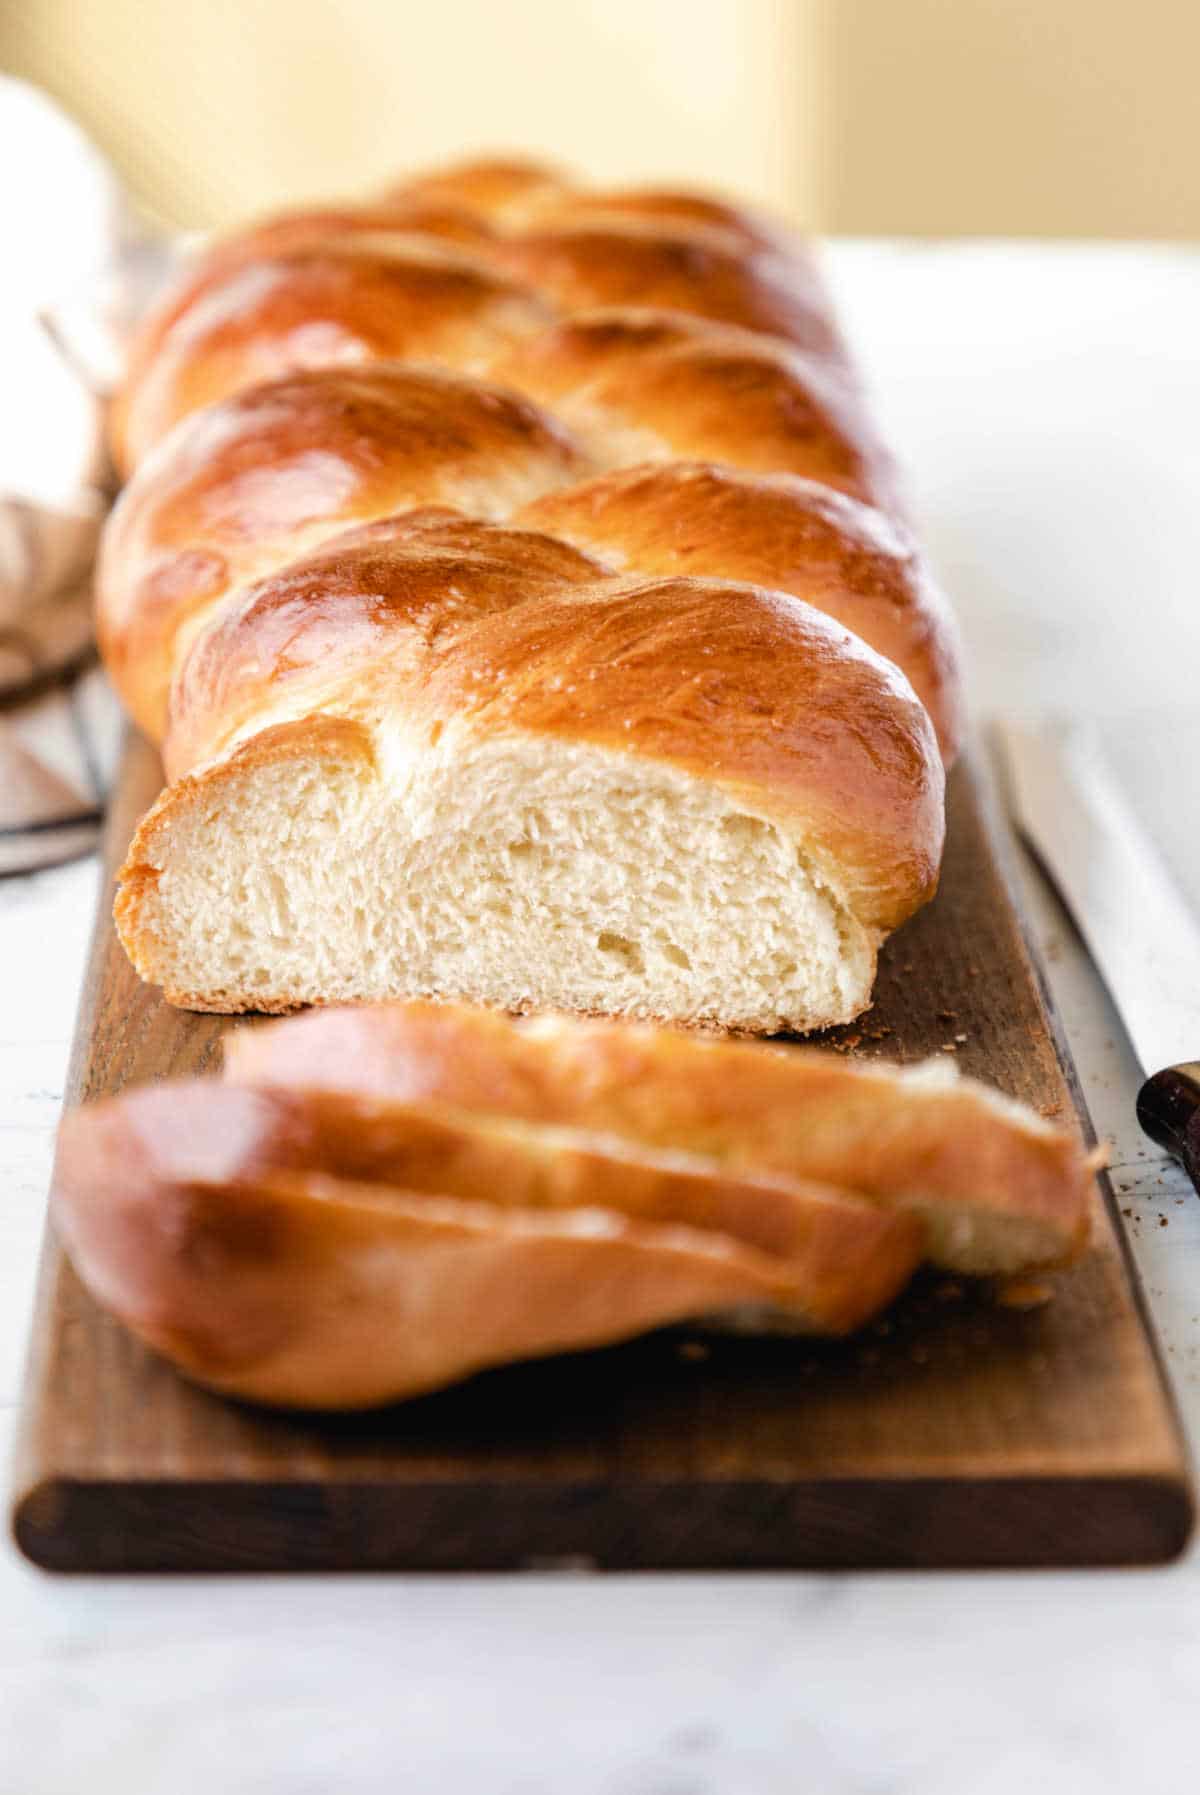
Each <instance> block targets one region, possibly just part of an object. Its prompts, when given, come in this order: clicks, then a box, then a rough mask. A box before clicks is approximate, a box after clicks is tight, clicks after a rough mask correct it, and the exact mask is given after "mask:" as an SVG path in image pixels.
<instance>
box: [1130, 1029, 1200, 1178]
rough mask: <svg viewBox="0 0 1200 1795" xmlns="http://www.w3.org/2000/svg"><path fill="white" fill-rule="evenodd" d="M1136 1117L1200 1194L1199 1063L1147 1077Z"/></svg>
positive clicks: (1195, 1062)
mask: <svg viewBox="0 0 1200 1795" xmlns="http://www.w3.org/2000/svg"><path fill="white" fill-rule="evenodd" d="M1137 1117H1138V1121H1139V1122H1140V1123H1141V1125H1142V1127H1143V1128H1144V1129H1145V1131H1146V1133H1147V1134H1148V1135H1149V1136H1150V1139H1151V1140H1152V1141H1157V1142H1158V1144H1159V1146H1160V1147H1165V1148H1166V1149H1167V1152H1168V1153H1171V1154H1173V1155H1174V1156H1175V1158H1176V1159H1178V1160H1180V1161H1181V1162H1182V1164H1183V1166H1184V1168H1185V1169H1186V1171H1187V1174H1188V1177H1189V1178H1190V1179H1191V1181H1192V1183H1193V1184H1194V1185H1195V1186H1196V1189H1197V1191H1198V1192H1200V1061H1195V1060H1193V1061H1190V1062H1189V1063H1188V1064H1187V1065H1183V1066H1168V1067H1167V1069H1166V1071H1165V1072H1156V1073H1155V1074H1154V1077H1153V1078H1148V1079H1147V1080H1146V1082H1145V1084H1144V1085H1143V1086H1142V1088H1141V1090H1140V1091H1139V1092H1138V1100H1137Z"/></svg>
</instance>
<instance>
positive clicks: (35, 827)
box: [0, 76, 175, 875]
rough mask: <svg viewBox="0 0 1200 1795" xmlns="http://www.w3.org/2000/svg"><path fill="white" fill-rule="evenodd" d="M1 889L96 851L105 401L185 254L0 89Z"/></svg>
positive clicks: (111, 702) (107, 490)
mask: <svg viewBox="0 0 1200 1795" xmlns="http://www.w3.org/2000/svg"><path fill="white" fill-rule="evenodd" d="M0 165H2V166H4V167H5V168H7V169H9V170H17V169H22V168H26V169H29V168H35V169H36V170H37V176H38V178H37V180H36V181H29V182H22V181H20V180H18V179H15V178H14V179H10V180H6V181H5V182H4V183H3V188H2V190H0V241H2V242H4V244H5V246H6V247H5V269H4V280H3V283H2V284H0V391H3V393H4V395H5V403H4V408H3V413H2V414H0V875H3V874H7V873H17V872H29V871H33V870H34V869H36V868H38V867H44V866H50V865H53V864H55V863H56V862H58V861H62V860H67V859H73V858H75V857H76V856H78V855H80V854H86V853H88V852H90V851H91V849H92V848H93V847H94V846H95V843H96V839H97V835H98V832H99V827H100V821H101V817H102V812H103V806H104V800H105V796H106V794H107V791H108V787H109V784H110V782H111V778H112V773H113V769H114V766H115V762H116V756H117V751H118V747H119V740H120V728H121V726H120V717H119V711H118V708H117V704H116V700H115V699H114V697H113V695H112V693H111V691H110V689H109V687H108V685H107V683H106V681H105V679H104V676H103V674H102V673H101V672H100V671H99V669H98V668H97V667H96V664H95V651H94V647H93V638H92V622H91V610H92V593H91V573H92V565H93V561H94V557H95V552H96V544H97V541H98V538H99V533H100V528H101V525H102V523H103V521H104V516H105V513H106V512H107V510H108V507H109V504H110V503H111V499H112V495H113V491H114V486H115V482H114V479H113V475H112V470H111V467H110V464H109V461H108V455H107V451H106V448H105V439H104V411H105V398H106V395H107V393H108V392H109V391H110V390H111V387H112V384H113V382H114V380H115V378H116V377H117V374H118V371H119V369H120V365H121V360H122V344H123V341H124V338H125V335H126V334H127V332H128V329H129V327H130V325H131V323H132V321H133V319H134V318H135V317H136V315H137V313H138V311H139V310H140V309H141V308H142V306H143V305H144V304H145V302H146V300H147V298H148V297H149V295H150V293H151V292H152V291H153V289H154V287H155V286H156V285H157V284H158V283H159V282H160V281H161V280H162V278H163V276H164V274H165V273H166V272H167V269H168V268H169V266H170V263H171V261H172V260H173V257H174V254H175V250H174V246H173V245H172V244H171V243H170V241H169V240H167V239H165V238H162V237H157V236H154V235H151V234H149V233H148V232H147V231H145V230H144V229H143V228H142V227H140V226H139V225H137V224H136V222H135V221H134V219H133V217H132V214H131V212H130V210H129V208H128V206H127V204H126V202H125V200H124V198H123V196H122V194H121V191H120V188H119V186H118V184H117V182H116V179H115V177H114V176H113V174H112V172H111V170H110V169H109V167H108V165H107V163H106V162H105V161H104V159H103V157H102V156H101V155H100V154H99V152H98V151H97V150H96V149H95V148H94V146H93V145H92V144H91V143H90V142H89V141H88V140H87V138H86V137H85V136H84V135H83V133H82V132H81V131H80V130H79V129H78V128H77V127H76V126H75V125H74V124H73V123H72V122H71V120H70V119H68V118H67V117H66V116H65V115H64V114H63V113H62V112H60V111H59V110H58V108H57V107H55V106H54V105H53V104H52V103H51V102H50V101H49V100H48V99H47V98H46V97H45V96H44V95H43V94H41V93H39V92H38V91H37V90H36V89H34V88H32V87H29V86H27V85H26V84H25V83H24V82H20V81H14V80H11V79H9V78H7V77H3V76H0Z"/></svg>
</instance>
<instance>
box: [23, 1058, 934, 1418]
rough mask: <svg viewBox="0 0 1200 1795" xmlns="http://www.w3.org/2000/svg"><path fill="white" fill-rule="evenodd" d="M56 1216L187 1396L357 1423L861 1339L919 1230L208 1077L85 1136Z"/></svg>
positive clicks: (72, 1148) (91, 1281)
mask: <svg viewBox="0 0 1200 1795" xmlns="http://www.w3.org/2000/svg"><path fill="white" fill-rule="evenodd" d="M54 1213H55V1218H56V1222H57V1225H58V1227H59V1229H60V1231H61V1233H62V1235H63V1238H64V1240H65V1242H66V1244H67V1247H68V1250H69V1251H70V1253H71V1256H72V1259H73V1261H74V1263H75V1266H76V1268H77V1270H78V1271H79V1273H80V1275H81V1276H82V1277H83V1279H84V1281H85V1282H86V1283H87V1284H88V1286H89V1287H90V1288H91V1290H92V1291H93V1293H94V1294H95V1295H96V1297H97V1298H98V1300H99V1301H101V1302H102V1303H104V1304H105V1305H106V1306H107V1307H109V1308H110V1309H112V1310H113V1311H114V1312H115V1313H116V1314H117V1315H118V1316H119V1317H120V1318H121V1319H122V1320H123V1321H124V1322H125V1323H126V1325H128V1326H129V1327H130V1328H131V1329H133V1331H135V1332H136V1333H138V1334H139V1335H140V1336H141V1337H142V1338H143V1339H144V1340H146V1341H147V1342H148V1343H149V1344H150V1345H152V1346H154V1347H156V1348H157V1349H159V1350H160V1351H162V1352H163V1353H165V1354H166V1355H167V1356H168V1357H170V1358H171V1359H172V1360H174V1361H175V1362H176V1363H177V1364H178V1365H179V1366H180V1367H181V1368H182V1369H183V1370H185V1371H186V1372H187V1373H188V1374H189V1375H191V1376H193V1377H195V1378H197V1379H199V1380H200V1381H201V1382H204V1383H208V1384H211V1385H213V1386H214V1387H216V1388H218V1389H222V1390H225V1391H227V1392H230V1393H234V1394H238V1395H241V1396H245V1397H250V1398H253V1399H256V1400H259V1401H265V1402H271V1403H280V1404H285V1405H297V1406H302V1407H338V1408H355V1407H362V1406H366V1405H369V1404H373V1403H378V1402H385V1401H392V1400H397V1399H399V1398H401V1397H406V1396H412V1395H416V1394H419V1393H420V1392H421V1391H424V1390H428V1389H433V1388H436V1387H438V1386H439V1385H442V1384H445V1383H448V1382H451V1381H453V1380H454V1379H456V1378H459V1377H463V1376H465V1375H467V1374H468V1373H470V1372H472V1371H475V1370H477V1369H479V1368H480V1367H482V1366H485V1365H490V1364H496V1363H501V1362H505V1361H507V1360H511V1359H515V1358H525V1357H529V1356H531V1355H535V1354H539V1353H546V1352H553V1351H561V1350H564V1349H567V1348H572V1347H583V1346H595V1345H601V1344H604V1343H606V1342H609V1341H613V1340H620V1339H624V1338H627V1337H629V1336H631V1335H633V1334H636V1333H639V1332H641V1331H643V1330H644V1329H646V1328H651V1327H656V1326H660V1325H663V1324H665V1323H668V1322H672V1321H679V1320H683V1319H685V1318H688V1317H695V1316H709V1315H714V1314H716V1315H727V1314H730V1313H733V1314H739V1313H741V1312H742V1311H744V1310H745V1309H746V1308H747V1307H748V1306H749V1307H750V1308H751V1309H752V1310H754V1311H755V1312H758V1311H762V1310H766V1311H768V1312H770V1313H771V1314H773V1315H775V1316H777V1317H779V1318H782V1320H783V1321H784V1322H786V1324H787V1325H789V1326H790V1327H794V1328H800V1329H816V1330H818V1331H821V1332H827V1333H828V1332H844V1331H846V1330H847V1329H849V1328H851V1327H853V1326H855V1325H857V1324H859V1323H861V1322H862V1321H863V1320H865V1319H866V1318H867V1317H868V1316H870V1315H871V1314H874V1313H875V1312H876V1311H877V1310H878V1309H879V1308H881V1307H882V1306H883V1305H884V1304H886V1303H887V1302H888V1301H890V1299H891V1298H892V1297H893V1296H894V1295H895V1294H896V1292H897V1290H898V1289H899V1288H900V1287H901V1286H902V1285H903V1283H904V1282H905V1281H906V1280H907V1279H908V1277H909V1276H910V1275H911V1273H912V1270H913V1269H914V1267H915V1265H916V1263H917V1260H918V1257H919V1252H920V1232H921V1231H920V1228H919V1226H918V1224H917V1223H916V1221H915V1220H914V1219H912V1218H911V1217H906V1216H891V1215H887V1214H885V1213H883V1212H882V1211H880V1210H878V1209H875V1208H873V1207H872V1206H871V1205H869V1204H866V1203H863V1202H861V1201H859V1200H856V1199H854V1198H852V1197H847V1196H844V1195H842V1194H840V1193H838V1192H835V1191H828V1190H823V1189H820V1188H817V1187H813V1186H808V1185H801V1184H797V1183H789V1182H787V1181H785V1180H782V1179H767V1178H756V1177H752V1176H749V1175H744V1174H737V1173H730V1172H728V1171H726V1170H724V1169H722V1168H721V1167H719V1166H718V1165H717V1164H715V1163H714V1162H713V1161H711V1160H706V1159H704V1158H703V1157H701V1156H697V1155H687V1154H672V1153H662V1152H654V1151H648V1150H644V1149H638V1148H635V1147H633V1146H632V1145H630V1144H629V1143H627V1142H622V1141H620V1140H614V1139H612V1138H609V1137H604V1136H599V1135H590V1134H587V1133H585V1132H582V1131H579V1130H573V1129H568V1128H547V1127H541V1126H538V1125H533V1124H528V1123H520V1122H510V1121H505V1120H497V1119H491V1118H482V1119H473V1118H470V1117H467V1116H462V1115H454V1114H452V1113H450V1112H445V1113H441V1114H439V1113H436V1112H434V1111H430V1110H421V1109H419V1108H413V1107H411V1106H405V1105H402V1104H396V1103H390V1102H378V1101H373V1100H367V1099H362V1098H358V1097H353V1096H346V1095H337V1094H329V1093H309V1092H288V1091H279V1092H265V1091H264V1092H260V1091H253V1090H246V1089H238V1088H236V1087H234V1086H231V1085H222V1084H220V1083H217V1082H216V1081H214V1080H208V1079H205V1080H195V1081H190V1082H184V1083H178V1084H164V1085H159V1086H155V1087H147V1088H144V1089H142V1090H137V1091H133V1092H131V1093H128V1094H125V1095H123V1096H121V1097H118V1098H115V1099H113V1100H110V1101H108V1102H104V1103H98V1104H93V1105H90V1106H88V1107H86V1108H84V1109H83V1110H80V1111H77V1112H75V1113H74V1114H73V1115H71V1116H68V1117H67V1119H66V1120H65V1122H64V1124H63V1128H62V1131H61V1136H60V1145H59V1158H58V1164H57V1168H56V1174H55V1185H54Z"/></svg>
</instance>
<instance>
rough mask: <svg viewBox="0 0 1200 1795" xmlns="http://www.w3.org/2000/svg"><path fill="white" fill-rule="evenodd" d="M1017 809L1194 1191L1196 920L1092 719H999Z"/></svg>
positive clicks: (1199, 1169)
mask: <svg viewBox="0 0 1200 1795" xmlns="http://www.w3.org/2000/svg"><path fill="white" fill-rule="evenodd" d="M1000 738H1001V744H1002V747H1003V750H1004V755H1005V758H1006V760H1007V763H1008V770H1009V774H1010V780H1011V789H1012V802H1013V814H1014V817H1015V820H1016V823H1017V827H1018V828H1019V830H1020V832H1021V834H1022V835H1023V836H1024V837H1025V839H1026V841H1027V842H1028V843H1029V846H1030V847H1031V848H1032V849H1033V851H1034V853H1035V854H1036V856H1037V858H1038V860H1039V861H1040V862H1041V864H1042V866H1043V867H1044V869H1045V871H1046V872H1047V873H1048V875H1049V877H1050V879H1051V881H1052V882H1053V884H1054V885H1055V886H1056V887H1057V889H1058V891H1059V894H1060V896H1061V897H1062V899H1063V902H1064V903H1065V905H1066V907H1067V909H1068V910H1069V911H1070V912H1071V914H1072V916H1073V917H1074V919H1075V922H1076V924H1077V926H1078V928H1079V932H1080V934H1081V935H1082V936H1083V939H1084V941H1085V942H1086V943H1087V947H1088V950H1089V952H1090V953H1091V956H1092V959H1093V960H1094V962H1095V964H1096V967H1097V970H1098V971H1099V973H1100V975H1101V977H1102V978H1103V980H1104V982H1105V984H1106V985H1107V987H1108V990H1109V994H1110V995H1111V997H1112V999H1113V1002H1114V1003H1115V1005H1116V1007H1117V1009H1118V1010H1119V1012H1120V1014H1121V1020H1122V1022H1123V1023H1124V1025H1125V1028H1126V1031H1127V1033H1128V1035H1129V1038H1130V1040H1131V1042H1132V1043H1133V1047H1134V1051H1135V1052H1136V1054H1137V1056H1138V1058H1139V1060H1140V1061H1141V1065H1142V1070H1143V1072H1144V1073H1146V1074H1147V1077H1146V1080H1145V1082H1144V1084H1143V1085H1142V1087H1141V1090H1140V1091H1139V1092H1138V1098H1137V1114H1138V1121H1139V1122H1140V1123H1141V1126H1142V1128H1143V1129H1144V1130H1145V1132H1146V1133H1147V1134H1148V1135H1149V1136H1150V1138H1151V1140H1153V1141H1155V1142H1157V1144H1158V1145H1159V1146H1162V1147H1165V1148H1166V1149H1167V1151H1168V1152H1169V1153H1171V1154H1173V1155H1174V1157H1175V1158H1177V1159H1178V1160H1180V1161H1181V1162H1182V1164H1183V1165H1184V1166H1185V1168H1186V1169H1187V1172H1188V1174H1189V1176H1190V1177H1191V1180H1192V1183H1193V1184H1194V1185H1195V1186H1196V1189H1197V1192H1198V1193H1200V920H1198V918H1197V916H1196V914H1195V913H1194V912H1193V910H1192V909H1191V907H1190V906H1189V904H1188V902H1187V899H1186V898H1185V897H1184V895H1183V893H1182V892H1181V891H1180V889H1179V887H1178V885H1177V884H1176V882H1175V879H1174V877H1173V875H1172V873H1171V871H1170V869H1169V868H1168V867H1167V865H1166V862H1165V861H1164V860H1163V857H1162V855H1161V854H1160V853H1159V851H1158V849H1157V847H1156V846H1155V844H1154V842H1153V840H1152V839H1151V838H1150V836H1149V835H1148V834H1147V832H1146V830H1145V829H1144V828H1143V826H1142V823H1141V821H1140V819H1139V818H1138V816H1137V814H1136V811H1135V810H1134V808H1133V806H1132V805H1131V804H1130V803H1129V801H1128V800H1127V798H1126V797H1125V795H1124V793H1123V792H1122V790H1121V789H1120V786H1119V785H1118V783H1117V782H1116V780H1115V779H1114V778H1113V775H1112V771H1111V768H1110V767H1109V765H1108V762H1107V761H1106V759H1105V755H1104V752H1103V748H1102V746H1101V743H1100V740H1099V736H1098V734H1097V732H1096V730H1095V728H1094V726H1091V725H1086V724H1059V725H1054V726H1047V727H1045V728H1042V729H1039V730H1031V729H1022V728H1016V727H1002V728H1001V730H1000Z"/></svg>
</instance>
